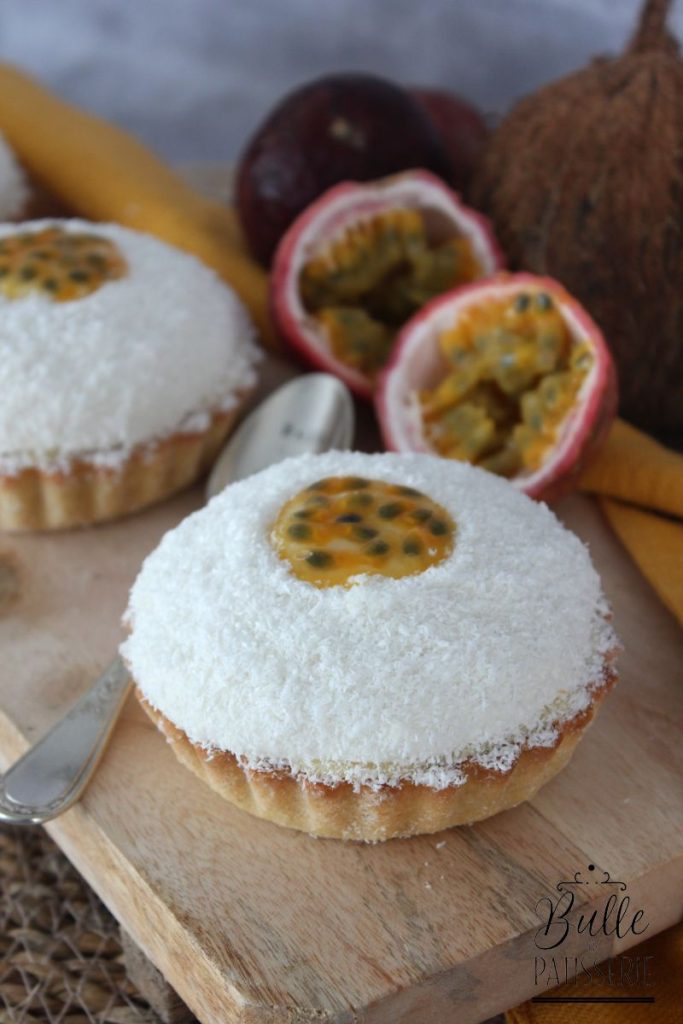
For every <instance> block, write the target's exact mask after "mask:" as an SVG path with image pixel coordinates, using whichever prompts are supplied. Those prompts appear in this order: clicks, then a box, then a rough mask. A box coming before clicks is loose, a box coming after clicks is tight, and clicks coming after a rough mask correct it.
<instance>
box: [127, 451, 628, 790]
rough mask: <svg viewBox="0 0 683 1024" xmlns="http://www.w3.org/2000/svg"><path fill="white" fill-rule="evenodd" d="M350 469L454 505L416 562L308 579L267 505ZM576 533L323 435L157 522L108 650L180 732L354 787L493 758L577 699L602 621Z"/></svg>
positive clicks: (513, 496)
mask: <svg viewBox="0 0 683 1024" xmlns="http://www.w3.org/2000/svg"><path fill="white" fill-rule="evenodd" d="M335 474H350V475H360V476H367V477H374V478H376V479H383V480H387V481H389V482H392V483H401V484H406V485H408V486H411V487H416V488H418V489H419V490H422V491H424V492H426V493H427V494H429V495H430V497H432V498H433V499H434V500H435V501H437V502H440V503H441V504H442V505H444V506H445V508H446V509H448V511H449V512H450V513H451V515H452V516H453V518H454V520H455V522H456V526H457V534H456V542H455V547H454V551H453V553H452V555H451V556H450V557H449V558H448V559H446V560H445V561H444V562H442V563H440V564H438V565H436V566H433V567H431V568H430V569H428V570H427V571H426V572H424V573H421V574H418V575H414V576H406V577H404V578H402V579H389V578H386V577H382V576H367V577H363V578H360V579H359V580H358V582H357V583H356V584H355V585H354V586H351V587H349V588H344V587H330V588H327V589H318V588H316V587H314V586H312V585H311V584H309V583H306V582H304V581H302V580H299V579H297V578H296V577H295V576H294V575H293V574H292V573H291V572H290V571H289V568H288V564H287V563H286V562H284V561H282V560H281V559H280V558H279V557H278V556H277V554H276V552H275V550H274V548H273V546H272V544H271V541H270V530H271V526H272V523H273V521H274V519H275V517H276V515H277V512H278V510H279V508H280V506H281V504H282V503H283V502H284V501H286V500H287V499H288V498H290V497H291V496H292V495H294V494H295V493H297V492H298V491H299V490H300V489H302V488H303V487H305V486H306V485H308V484H310V483H312V482H313V481H315V480H317V479H319V478H321V477H325V476H331V475H335ZM606 612H607V606H606V603H605V601H604V598H603V596H602V593H601V588H600V581H599V578H598V576H597V573H596V572H595V570H594V568H593V566H592V565H591V561H590V558H589V555H588V551H587V549H586V547H585V546H584V545H583V544H582V543H581V541H579V539H578V538H577V537H576V536H574V534H572V533H571V532H570V531H568V530H566V529H565V528H564V527H563V526H562V525H561V524H560V523H559V521H558V520H557V519H556V517H555V516H554V515H553V513H552V512H551V511H550V510H549V509H548V508H547V507H546V506H545V505H542V504H539V503H536V502H533V501H531V500H530V499H528V498H526V497H525V496H524V495H521V494H520V493H519V492H517V491H516V490H515V489H514V488H513V487H512V486H511V485H510V484H509V483H507V482H506V481H504V480H501V479H499V478H497V477H495V476H493V475H492V474H489V473H485V472H483V471H482V470H477V469H474V468H473V467H471V466H468V465H465V464H462V463H458V462H451V461H449V460H445V459H438V458H435V457H432V456H428V455H394V454H383V455H365V454H361V453H358V452H347V453H341V452H329V453H327V454H325V455H318V456H302V457H299V458H296V459H289V460H287V461H286V462H282V463H280V464H278V465H276V466H273V467H271V468H269V469H267V470H265V471H263V472H261V473H258V474H256V475H255V476H252V477H250V478H249V479H247V480H244V481H241V482H240V483H237V484H233V485H232V486H231V487H229V488H228V489H227V490H226V491H224V492H223V493H222V494H221V495H219V496H218V497H217V498H215V499H214V500H213V501H212V502H211V503H210V504H209V505H208V506H207V507H206V508H205V509H203V510H202V511H200V512H197V513H196V514H195V515H193V516H191V517H190V518H189V519H186V520H185V521H184V522H182V523H181V524H180V525H179V526H178V527H177V528H176V529H175V530H172V531H171V532H170V533H167V534H166V536H165V537H164V538H163V540H162V542H161V544H160V545H159V547H158V548H157V549H156V550H155V551H154V552H153V553H152V554H151V555H150V556H149V557H148V558H147V560H146V561H145V563H144V565H143V568H142V570H141V572H140V575H139V576H138V579H137V581H136V582H135V585H134V587H133V589H132V592H131V597H130V603H129V608H128V612H127V616H126V618H127V622H128V624H129V626H130V627H131V629H132V631H131V634H130V636H129V637H128V639H127V640H126V642H125V643H124V645H123V647H122V653H123V656H124V657H125V658H126V660H127V662H128V663H129V665H130V667H131V671H132V674H133V676H134V678H135V680H136V682H137V683H138V685H139V686H140V689H141V690H142V692H143V694H144V695H145V697H146V698H147V700H149V701H150V703H151V704H152V705H153V706H154V707H156V708H158V709H159V710H160V711H161V712H163V714H164V715H166V716H167V717H168V718H169V719H170V720H171V721H172V722H174V723H175V724H176V725H177V726H179V727H180V728H181V729H183V730H184V731H185V732H186V733H187V735H188V736H189V738H190V739H191V740H192V741H193V742H195V743H198V744H199V745H201V746H202V747H204V748H205V749H207V750H209V751H213V750H229V751H232V752H233V753H234V754H236V755H237V756H238V757H239V758H240V760H241V762H242V764H243V765H244V766H245V767H248V768H250V769H253V770H270V769H273V768H281V769H286V770H288V771H291V772H292V773H293V774H296V775H299V776H302V777H303V778H305V779H307V780H309V781H311V782H324V783H326V784H328V785H334V784H337V783H339V782H341V781H348V782H351V783H352V784H353V785H354V786H355V787H359V786H361V785H369V786H372V787H380V786H382V785H396V784H398V783H399V782H400V781H401V780H403V779H406V778H409V779H411V780H412V781H414V782H417V783H424V784H426V785H429V786H431V787H433V788H435V789H441V788H444V787H446V786H453V785H459V784H462V783H463V782H464V781H465V780H466V772H465V770H464V765H465V762H467V761H472V760H473V761H475V762H477V763H479V764H481V765H483V766H485V767H486V768H489V769H490V770H495V771H501V772H504V771H507V770H509V768H510V767H512V765H513V764H514V761H515V760H516V758H517V757H518V755H519V752H520V750H521V749H522V748H523V747H524V746H550V745H552V744H554V743H555V742H556V739H557V726H558V724H560V723H562V722H563V721H566V720H568V719H570V718H572V717H573V716H574V715H576V714H577V713H578V712H580V711H581V710H583V709H584V708H585V707H587V705H588V704H589V702H590V699H591V691H592V689H594V688H595V687H597V686H599V685H601V683H602V682H603V671H604V657H605V654H607V653H608V652H610V651H612V650H613V649H614V647H615V645H616V640H615V637H614V634H613V632H612V630H611V627H610V626H609V624H608V623H607V621H606V619H605V614H606Z"/></svg>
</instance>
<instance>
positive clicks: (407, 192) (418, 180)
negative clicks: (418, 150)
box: [271, 171, 502, 397]
mask: <svg viewBox="0 0 683 1024" xmlns="http://www.w3.org/2000/svg"><path fill="white" fill-rule="evenodd" d="M501 266H502V259H501V256H500V252H499V250H498V247H497V245H496V243H495V240H494V238H493V235H492V233H491V229H490V228H489V225H488V222H487V221H486V220H485V219H484V218H483V217H482V216H481V215H480V214H478V213H476V212H475V211H474V210H471V209H469V208H468V207H466V206H464V205H463V203H461V201H460V199H459V198H458V196H457V195H456V193H455V192H452V191H451V189H449V188H448V187H447V186H446V185H445V184H444V183H443V182H442V181H441V180H440V179H439V178H437V177H435V176H434V175H433V174H430V173H429V172H427V171H406V172H405V173H403V174H398V175H395V176H394V177H391V178H383V179H382V180H381V181H375V182H370V183H364V184H358V183H355V182H344V183H343V184H341V185H336V186H335V187H334V188H331V189H329V191H327V192H326V193H325V194H324V195H323V196H321V197H320V199H318V200H316V202H314V203H313V204H312V205H311V206H309V207H308V209H307V210H305V211H304V213H303V214H301V216H300V217H299V218H297V220H296V221H295V222H294V224H293V225H292V226H291V228H290V229H289V231H288V232H287V233H286V235H285V236H284V238H283V239H282V241H281V243H280V246H279V247H278V250H277V252H276V254H275V260H274V263H273V273H272V278H271V281H272V303H273V311H274V316H275V322H276V325H277V327H278V329H279V331H280V333H281V334H282V336H283V338H284V339H285V341H287V342H288V343H289V344H290V345H291V346H292V347H293V348H294V349H296V350H297V351H298V353H299V354H300V355H301V356H303V358H304V359H305V360H306V361H307V362H308V363H310V364H311V365H313V366H315V367H318V368H321V369H324V370H327V371H329V372H330V373H335V374H336V375H337V376H338V377H341V379H342V380H343V381H345V382H346V384H348V386H349V387H350V388H351V389H352V390H353V391H355V392H356V394H358V395H361V396H363V397H370V396H371V394H372V391H373V388H374V384H375V379H376V377H377V374H378V373H379V371H380V370H381V369H382V367H383V366H384V365H385V363H386V362H387V360H388V358H389V353H390V351H391V348H392V345H393V343H394V341H395V339H396V336H397V334H398V332H399V331H400V329H401V327H402V326H403V324H404V323H406V321H407V320H409V319H410V318H411V317H412V316H413V315H414V314H415V313H416V312H417V311H418V310H419V309H422V307H423V306H424V305H425V304H426V303H427V302H429V301H430V300H431V299H433V298H434V297H435V296H436V295H441V294H442V293H444V292H447V291H450V290H451V289H452V288H454V287H456V286H457V285H461V284H464V283H465V282H468V281H474V280H476V279H478V278H481V277H486V276H488V275H490V274H492V273H493V272H494V271H496V270H498V269H500V267H501Z"/></svg>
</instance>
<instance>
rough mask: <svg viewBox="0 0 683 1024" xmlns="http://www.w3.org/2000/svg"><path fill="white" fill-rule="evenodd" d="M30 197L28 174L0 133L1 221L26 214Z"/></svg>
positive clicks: (15, 218)
mask: <svg viewBox="0 0 683 1024" xmlns="http://www.w3.org/2000/svg"><path fill="white" fill-rule="evenodd" d="M29 199H30V189H29V186H28V182H27V180H26V175H25V174H24V172H23V170H22V169H21V167H20V166H19V163H18V161H17V158H16V157H15V155H14V153H13V151H12V150H11V149H10V147H9V146H8V145H7V141H6V139H5V137H4V135H2V133H0V221H2V220H19V219H20V218H21V217H22V216H25V214H26V211H27V209H28V205H29Z"/></svg>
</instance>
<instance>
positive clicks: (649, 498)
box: [580, 420, 683, 623]
mask: <svg viewBox="0 0 683 1024" xmlns="http://www.w3.org/2000/svg"><path fill="white" fill-rule="evenodd" d="M580 487H581V490H583V491H588V492H591V493H593V494H596V495H598V497H599V500H600V505H601V507H602V509H603V511H604V513H605V515H606V516H607V518H608V520H609V522H610V524H611V526H612V527H613V529H614V531H615V533H616V534H617V536H618V537H619V538H620V539H621V541H622V543H623V544H624V546H625V547H626V548H627V549H628V551H629V552H630V554H631V556H632V557H633V559H634V561H635V562H636V564H637V565H638V567H639V569H640V570H641V572H642V573H643V575H644V576H646V577H647V579H648V580H649V581H650V583H651V584H652V586H653V587H654V588H655V590H656V591H657V593H658V594H659V596H660V598H661V599H662V601H663V602H664V604H665V605H666V606H667V607H668V608H670V609H671V611H672V612H673V613H674V615H676V616H677V617H678V619H679V621H680V622H681V623H683V455H679V454H677V453H676V452H673V451H671V450H670V449H669V448H665V447H664V446H663V445H661V444H659V443H658V442H657V441H654V440H653V439H652V438H651V437H648V436H647V434H643V433H641V431H639V430H636V428H635V427H631V426H629V424H628V423H624V422H623V421H622V420H617V421H616V422H615V424H614V426H613V427H612V430H611V432H610V435H609V437H608V438H607V442H606V443H605V445H604V447H603V448H602V449H601V451H600V452H599V453H598V455H597V457H596V458H595V459H594V460H593V462H592V463H591V465H590V466H589V468H588V469H587V471H586V472H585V473H584V474H583V476H582V478H581V482H580Z"/></svg>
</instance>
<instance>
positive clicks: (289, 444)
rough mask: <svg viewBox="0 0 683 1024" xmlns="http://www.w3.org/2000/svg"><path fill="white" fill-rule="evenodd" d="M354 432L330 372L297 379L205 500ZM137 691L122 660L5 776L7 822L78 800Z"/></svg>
mask: <svg viewBox="0 0 683 1024" xmlns="http://www.w3.org/2000/svg"><path fill="white" fill-rule="evenodd" d="M353 431H354V409H353V402H352V400H351V396H350V394H349V392H348V390H347V389H346V387H345V386H344V385H343V384H342V383H341V381H339V380H337V378H336V377H332V376H330V375H329V374H326V373H309V374H306V375H305V376H303V377H296V378H295V379H294V380H291V381H289V383H287V384H284V385H283V386H282V387H280V388H278V390H277V391H275V392H274V393H273V394H272V395H271V396H270V397H269V398H267V399H266V400H265V401H264V402H262V403H261V404H260V405H259V406H257V408H256V409H254V410H253V412H251V413H250V415H249V416H247V418H246V419H245V420H244V421H243V422H242V424H241V426H240V427H239V428H238V430H237V431H236V433H235V434H233V436H232V438H231V439H230V441H229V442H228V443H227V445H226V446H225V448H224V449H223V452H222V453H221V455H220V456H219V458H218V461H217V462H216V464H215V466H214V468H213V471H212V473H211V475H210V476H209V479H208V481H207V485H206V498H207V500H209V499H210V498H213V497H214V496H215V495H216V494H218V493H219V491H222V490H223V488H224V487H225V486H226V485H227V484H228V483H231V482H233V481H235V480H241V479H243V478H244V477H247V476H251V474H252V473H256V472H258V471H259V470H260V469H265V467H266V466H269V465H271V464H272V463H275V462H280V461H281V460H282V459H284V458H287V457H288V456H290V455H301V454H303V453H304V452H323V451H328V450H329V449H331V448H339V449H344V448H349V447H350V446H351V443H352V441H353ZM130 686H131V682H130V678H129V676H128V672H127V671H126V668H125V665H124V664H123V662H122V660H121V658H120V657H119V656H118V655H117V656H116V657H115V658H114V660H113V661H112V662H111V664H110V665H109V666H108V667H107V668H106V669H105V671H104V672H103V673H102V675H101V676H100V677H99V679H98V680H97V681H96V682H95V683H94V684H93V685H92V686H91V687H90V689H89V690H87V691H86V693H85V694H84V695H83V696H82V697H81V698H80V699H79V700H78V701H77V702H76V703H75V704H74V705H73V707H72V708H71V709H70V710H69V711H68V712H67V713H66V715H65V716H64V717H63V718H62V719H60V720H59V721H58V722H57V723H56V724H55V725H53V726H52V728H51V729H50V730H49V732H48V733H46V735H45V736H43V738H42V739H40V740H39V741H38V742H37V743H36V744H35V745H34V746H33V747H31V748H30V749H29V750H27V752H26V753H25V754H24V755H23V757H21V758H20V759H19V760H18V761H17V762H16V763H15V764H14V765H13V766H12V767H11V768H10V769H9V771H7V772H6V773H5V775H4V776H3V777H2V778H1V779H0V821H7V822H10V823H11V824H14V825H33V824H40V823H41V822H44V821H49V820H50V819H51V818H55V817H57V815H58V814H62V812H63V811H65V810H67V808H69V807H71V805H72V804H74V803H75V802H76V801H77V800H78V799H79V797H80V796H81V794H82V793H83V791H84V790H85V788H86V786H87V785H88V783H89V781H90V779H91V778H92V776H93V773H94V771H95V769H96V768H97V765H98V763H99V761H100V758H101V757H102V754H103V753H104V751H105V748H106V746H107V742H108V740H109V737H110V735H111V733H112V730H113V728H114V725H115V723H116V720H117V718H118V715H119V712H120V711H121V708H122V707H123V705H124V702H125V700H126V697H127V695H128V691H129V689H130Z"/></svg>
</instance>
